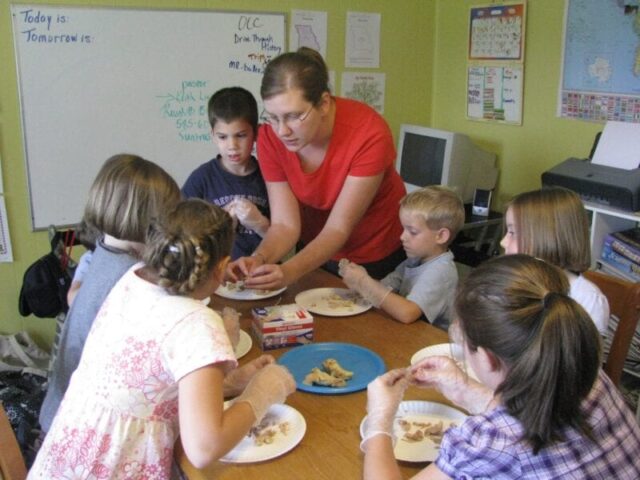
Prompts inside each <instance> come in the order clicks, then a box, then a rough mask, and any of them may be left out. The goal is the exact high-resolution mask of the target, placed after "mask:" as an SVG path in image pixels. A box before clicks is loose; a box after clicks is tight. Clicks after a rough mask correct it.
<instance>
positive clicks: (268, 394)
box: [234, 363, 296, 423]
mask: <svg viewBox="0 0 640 480" xmlns="http://www.w3.org/2000/svg"><path fill="white" fill-rule="evenodd" d="M295 390H296V381H295V380H294V379H293V377H292V376H291V374H290V373H289V370H287V369H286V368H285V367H283V366H282V365H277V364H275V363H274V364H271V365H267V366H265V367H264V368H262V369H260V370H258V372H256V374H255V375H254V376H253V377H252V378H251V380H250V381H249V383H248V384H247V387H246V388H245V389H244V391H243V392H242V394H241V395H240V396H239V397H238V398H237V399H236V401H235V402H234V403H237V402H247V403H248V404H249V405H251V409H252V410H253V413H254V415H255V417H256V423H258V422H260V420H262V417H264V415H265V413H267V410H269V407H271V405H273V404H276V403H283V402H284V401H285V399H286V398H287V396H289V394H291V393H293V392H294V391H295Z"/></svg>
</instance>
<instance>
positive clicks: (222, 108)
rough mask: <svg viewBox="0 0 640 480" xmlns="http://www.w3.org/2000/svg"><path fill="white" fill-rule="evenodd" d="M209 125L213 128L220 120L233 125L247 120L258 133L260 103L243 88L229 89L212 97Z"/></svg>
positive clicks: (209, 105) (210, 100)
mask: <svg viewBox="0 0 640 480" xmlns="http://www.w3.org/2000/svg"><path fill="white" fill-rule="evenodd" d="M208 110H209V123H210V124H211V128H214V127H215V126H216V122H217V121H218V120H222V121H223V122H226V123H231V122H233V121H234V120H245V121H246V122H248V123H249V124H250V125H251V128H253V133H254V135H255V134H257V133H258V103H257V102H256V99H255V97H254V96H253V94H252V93H251V92H250V91H249V90H246V89H244V88H242V87H227V88H222V89H220V90H218V91H217V92H216V93H214V94H213V95H211V98H210V99H209V104H208Z"/></svg>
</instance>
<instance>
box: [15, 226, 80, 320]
mask: <svg viewBox="0 0 640 480" xmlns="http://www.w3.org/2000/svg"><path fill="white" fill-rule="evenodd" d="M54 231H55V230H54ZM69 232H71V233H69ZM62 235H63V232H55V233H54V234H53V235H52V236H51V252H49V253H47V254H46V255H44V256H42V257H40V258H39V259H38V260H36V261H35V262H34V263H33V264H32V265H31V266H30V267H29V268H27V270H26V272H25V273H24V278H23V279H22V288H21V289H20V298H19V301H18V310H19V311H20V315H22V316H23V317H26V316H28V315H31V314H34V315H35V316H36V317H41V318H53V317H55V316H56V315H58V314H59V313H62V312H64V313H66V312H67V311H68V310H69V305H68V303H67V292H68V291H69V287H70V286H71V279H72V276H73V275H72V274H73V272H72V271H71V270H72V268H71V267H72V262H71V261H70V258H69V254H68V253H67V251H66V247H67V245H69V246H71V245H73V243H74V241H75V239H74V235H73V230H67V231H66V232H64V235H65V238H64V241H63V237H62ZM60 250H62V252H61V253H58V252H60Z"/></svg>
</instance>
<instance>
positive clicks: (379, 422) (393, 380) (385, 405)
mask: <svg viewBox="0 0 640 480" xmlns="http://www.w3.org/2000/svg"><path fill="white" fill-rule="evenodd" d="M408 385H409V382H408V380H407V370H406V369H404V368H402V369H400V368H399V369H396V370H390V371H388V372H387V373H385V374H384V375H381V376H379V377H378V378H376V379H375V380H373V381H372V382H371V383H369V385H368V386H367V420H366V422H365V425H364V432H363V435H362V442H361V443H360V448H363V447H364V443H365V442H366V441H367V440H369V439H370V438H371V437H373V436H375V435H378V434H384V435H389V436H390V437H391V438H392V440H393V419H394V417H395V414H396V411H397V410H398V406H399V405H400V402H401V401H402V397H403V395H404V391H405V390H406V388H407V386H408Z"/></svg>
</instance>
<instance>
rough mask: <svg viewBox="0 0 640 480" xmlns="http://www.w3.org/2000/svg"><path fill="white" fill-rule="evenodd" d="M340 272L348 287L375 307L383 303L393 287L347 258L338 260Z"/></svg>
mask: <svg viewBox="0 0 640 480" xmlns="http://www.w3.org/2000/svg"><path fill="white" fill-rule="evenodd" d="M338 274H339V275H340V276H341V277H342V280H344V283H345V284H346V285H347V287H349V288H350V289H351V290H355V291H356V292H358V293H359V294H360V295H362V298H364V299H365V300H367V301H368V302H369V303H371V304H372V305H373V306H374V307H379V306H380V305H382V302H384V299H385V298H387V295H389V293H390V292H391V287H387V286H386V285H383V284H382V283H380V282H378V281H377V280H374V279H373V278H371V277H370V276H369V274H368V273H367V270H366V269H365V268H364V267H363V266H361V265H358V264H357V263H353V262H350V261H349V260H347V259H346V258H343V259H341V260H340V262H338Z"/></svg>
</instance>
